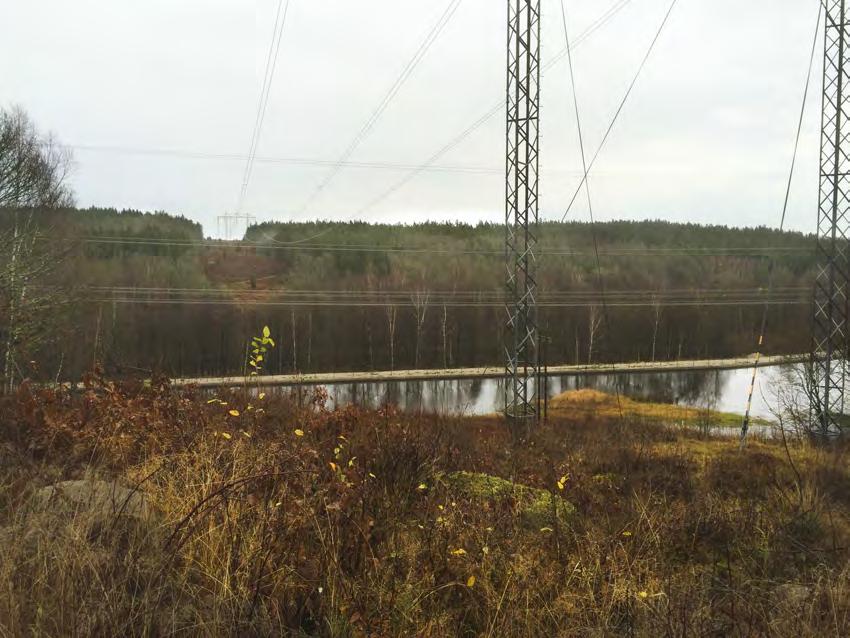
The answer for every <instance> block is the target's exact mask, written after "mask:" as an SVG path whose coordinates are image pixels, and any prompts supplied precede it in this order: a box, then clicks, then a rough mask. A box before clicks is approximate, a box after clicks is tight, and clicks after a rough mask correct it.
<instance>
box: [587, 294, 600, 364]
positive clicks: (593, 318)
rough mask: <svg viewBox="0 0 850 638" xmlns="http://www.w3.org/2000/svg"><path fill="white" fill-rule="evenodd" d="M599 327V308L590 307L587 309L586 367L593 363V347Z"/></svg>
mask: <svg viewBox="0 0 850 638" xmlns="http://www.w3.org/2000/svg"><path fill="white" fill-rule="evenodd" d="M600 325H602V313H600V312H599V306H596V305H592V306H590V308H589V309H588V318H587V365H590V364H592V363H593V345H594V341H595V340H596V335H597V333H598V332H599V326H600Z"/></svg>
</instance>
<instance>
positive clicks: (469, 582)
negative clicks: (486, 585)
mask: <svg viewBox="0 0 850 638" xmlns="http://www.w3.org/2000/svg"><path fill="white" fill-rule="evenodd" d="M466 586H467V587H474V586H475V576H470V577H469V578H467V579H466Z"/></svg>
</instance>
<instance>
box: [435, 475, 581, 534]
mask: <svg viewBox="0 0 850 638" xmlns="http://www.w3.org/2000/svg"><path fill="white" fill-rule="evenodd" d="M438 478H439V479H440V480H441V481H442V482H443V483H444V484H445V485H446V486H447V487H449V488H450V489H452V490H454V491H456V492H458V493H459V494H461V495H462V496H464V497H466V498H468V499H471V500H480V501H487V500H489V501H500V502H505V501H511V502H512V503H513V504H514V506H515V507H516V511H517V514H518V515H519V517H520V520H521V521H522V523H523V525H524V526H526V527H528V528H532V529H535V530H539V529H541V528H544V527H553V526H554V525H555V524H556V523H557V525H558V526H565V525H567V524H568V523H569V521H570V519H571V518H572V517H573V515H574V514H575V507H574V506H573V504H572V503H570V502H569V501H566V500H564V499H563V498H561V497H560V496H558V495H557V494H553V493H552V492H549V491H548V490H541V489H538V488H535V487H529V486H527V485H521V484H519V483H513V482H511V481H508V480H505V479H503V478H500V477H498V476H491V475H490V474H479V473H476V472H451V473H447V474H443V475H441V476H440V477H438Z"/></svg>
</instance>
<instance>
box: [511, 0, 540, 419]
mask: <svg viewBox="0 0 850 638" xmlns="http://www.w3.org/2000/svg"><path fill="white" fill-rule="evenodd" d="M539 116H540V0H508V74H507V162H506V178H507V179H506V206H505V230H506V232H505V257H506V259H505V264H506V268H507V273H506V280H507V289H508V304H509V305H508V307H507V314H508V324H507V327H508V337H507V339H506V344H505V350H506V360H507V366H506V375H505V414H506V415H507V416H508V418H510V419H514V420H518V421H524V422H526V423H530V422H532V421H536V420H537V418H538V416H539V415H538V410H537V409H536V405H537V401H536V394H537V392H538V383H537V378H538V370H539V367H540V361H539V343H538V334H537V279H536V278H537V274H536V259H535V254H534V250H535V245H536V244H537V232H538V184H539V180H538V149H539V137H540V135H539V132H540V128H539Z"/></svg>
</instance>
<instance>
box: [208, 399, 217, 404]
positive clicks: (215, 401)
mask: <svg viewBox="0 0 850 638" xmlns="http://www.w3.org/2000/svg"><path fill="white" fill-rule="evenodd" d="M218 401H219V400H218V399H210V400H209V401H207V405H209V404H210V403H218Z"/></svg>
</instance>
